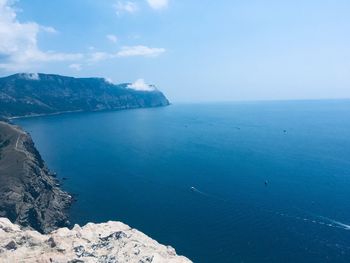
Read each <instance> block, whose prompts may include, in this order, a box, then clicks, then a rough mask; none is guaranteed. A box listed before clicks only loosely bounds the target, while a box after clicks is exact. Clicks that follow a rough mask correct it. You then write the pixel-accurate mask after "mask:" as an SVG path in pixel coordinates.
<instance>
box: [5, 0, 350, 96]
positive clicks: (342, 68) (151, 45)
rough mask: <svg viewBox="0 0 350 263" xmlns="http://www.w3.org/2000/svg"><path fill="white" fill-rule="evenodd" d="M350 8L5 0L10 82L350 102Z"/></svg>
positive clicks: (161, 0)
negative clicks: (21, 76) (23, 78)
mask: <svg viewBox="0 0 350 263" xmlns="http://www.w3.org/2000/svg"><path fill="white" fill-rule="evenodd" d="M349 12H350V2H349V1H345V0H344V1H342V0H333V1H330V0H329V1H326V0H318V1H316V0H315V1H314V0H308V1H305V0H304V1H299V0H293V1H274V0H264V1H263V0H260V1H259V0H236V1H234V0H230V1H229V0H222V1H212V0H211V1H209V0H200V1H199V0H197V1H195V0H129V1H123V0H120V1H118V0H104V1H98V0H51V1H42V0H18V1H10V0H0V74H1V75H8V74H11V73H14V72H19V71H20V72H44V73H57V74H64V75H71V76H77V77H80V76H81V77H88V76H98V77H105V78H109V79H111V80H112V81H113V82H116V83H119V82H134V81H136V80H138V79H144V80H145V81H146V82H148V83H151V84H156V85H157V86H158V87H159V89H161V90H162V91H164V92H165V93H166V94H167V95H168V97H169V98H170V100H172V101H175V102H177V101H187V102H191V101H193V102H197V101H230V100H265V99H319V98H349V97H350V32H349V31H350V16H349Z"/></svg>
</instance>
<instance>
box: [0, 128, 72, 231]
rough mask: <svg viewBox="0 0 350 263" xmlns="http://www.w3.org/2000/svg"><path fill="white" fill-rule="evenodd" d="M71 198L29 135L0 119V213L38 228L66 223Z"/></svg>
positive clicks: (49, 229)
mask: <svg viewBox="0 0 350 263" xmlns="http://www.w3.org/2000/svg"><path fill="white" fill-rule="evenodd" d="M71 201H72V198H71V196H70V195H68V194H67V193H65V192H64V191H62V190H61V189H60V188H59V184H58V182H57V180H56V178H55V177H54V176H53V175H52V174H50V172H49V170H48V168H47V167H46V166H45V163H44V161H43V160H42V158H41V156H40V154H39V152H38V151H37V150H36V149H35V147H34V143H33V141H32V139H31V137H30V136H29V135H28V134H27V133H25V132H24V131H23V130H21V129H20V128H19V127H17V126H14V125H10V124H8V123H5V122H0V217H7V218H9V219H10V220H11V221H12V222H15V223H18V224H20V225H22V226H25V227H31V228H34V229H36V230H38V231H40V232H49V231H51V230H53V229H56V228H57V227H62V226H67V225H68V224H69V223H68V220H67V219H68V215H67V213H66V212H67V209H68V208H69V206H70V203H71Z"/></svg>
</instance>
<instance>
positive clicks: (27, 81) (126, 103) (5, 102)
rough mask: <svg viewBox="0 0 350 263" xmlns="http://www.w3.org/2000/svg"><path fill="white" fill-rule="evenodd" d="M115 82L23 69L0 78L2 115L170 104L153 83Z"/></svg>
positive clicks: (42, 113) (27, 114)
mask: <svg viewBox="0 0 350 263" xmlns="http://www.w3.org/2000/svg"><path fill="white" fill-rule="evenodd" d="M143 85H144V86H145V87H138V86H137V87H135V85H131V84H130V83H125V84H113V83H111V82H109V81H107V80H105V79H103V78H73V77H66V76H60V75H54V74H41V73H40V74H27V73H19V74H15V75H11V76H8V77H3V78H0V116H4V117H15V116H30V115H45V114H56V113H61V112H72V111H101V110H119V109H134V108H145V107H160V106H166V105H169V101H168V100H167V98H166V97H165V96H164V94H163V93H162V92H160V91H159V90H158V89H156V88H155V87H154V86H153V85H146V84H143Z"/></svg>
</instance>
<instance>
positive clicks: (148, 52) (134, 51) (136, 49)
mask: <svg viewBox="0 0 350 263" xmlns="http://www.w3.org/2000/svg"><path fill="white" fill-rule="evenodd" d="M164 52H165V49H164V48H151V47H147V46H141V45H139V46H126V47H122V48H121V50H120V51H119V52H118V53H117V56H118V57H134V56H143V57H157V56H159V55H161V54H162V53H164Z"/></svg>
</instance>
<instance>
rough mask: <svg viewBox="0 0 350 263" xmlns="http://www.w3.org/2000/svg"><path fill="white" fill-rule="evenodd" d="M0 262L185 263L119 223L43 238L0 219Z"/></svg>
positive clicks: (62, 231)
mask: <svg viewBox="0 0 350 263" xmlns="http://www.w3.org/2000/svg"><path fill="white" fill-rule="evenodd" d="M0 262H26V263H32V262H56V263H60V262H62V263H63V262H71V263H73V262H86V263H89V262H110V263H117V262H130V263H151V262H152V263H160V262H162V263H163V262H168V263H187V262H191V261H190V260H189V259H187V258H185V257H183V256H178V255H177V254H176V252H175V249H173V248H172V247H170V246H164V245H161V244H159V243H158V242H157V241H155V240H153V239H151V238H149V237H148V236H146V235H145V234H143V233H141V232H139V231H137V230H136V229H132V228H130V227H129V226H127V225H125V224H123V223H121V222H112V221H110V222H107V223H103V224H92V223H89V224H87V225H85V226H83V227H80V226H78V225H75V226H74V228H73V229H72V230H69V229H68V228H60V229H58V230H55V231H53V232H52V233H50V234H47V235H43V234H40V233H38V232H36V231H30V230H21V229H20V227H19V226H17V225H14V224H12V223H11V222H10V221H9V220H8V219H7V218H0Z"/></svg>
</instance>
